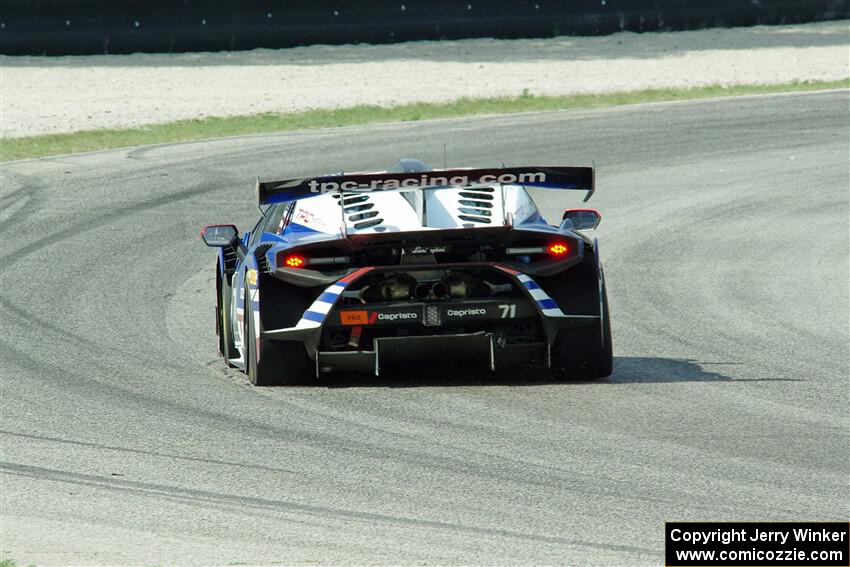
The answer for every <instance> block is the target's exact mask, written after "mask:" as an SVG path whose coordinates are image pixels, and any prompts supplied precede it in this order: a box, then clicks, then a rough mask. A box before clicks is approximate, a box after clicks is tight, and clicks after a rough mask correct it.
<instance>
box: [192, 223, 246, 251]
mask: <svg viewBox="0 0 850 567" xmlns="http://www.w3.org/2000/svg"><path fill="white" fill-rule="evenodd" d="M201 238H203V239H204V244H206V245H207V246H213V247H216V248H220V247H222V246H229V245H231V244H233V241H234V240H236V239H238V238H239V230H237V228H236V225H234V224H208V225H207V226H205V227H204V228H202V229H201Z"/></svg>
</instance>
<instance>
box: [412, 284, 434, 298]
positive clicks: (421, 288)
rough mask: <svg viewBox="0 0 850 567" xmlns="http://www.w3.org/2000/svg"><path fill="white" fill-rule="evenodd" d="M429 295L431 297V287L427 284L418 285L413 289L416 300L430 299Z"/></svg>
mask: <svg viewBox="0 0 850 567" xmlns="http://www.w3.org/2000/svg"><path fill="white" fill-rule="evenodd" d="M429 295H431V286H430V285H428V284H427V283H425V282H422V283H418V284H416V287H415V288H413V297H415V298H416V299H428V296H429Z"/></svg>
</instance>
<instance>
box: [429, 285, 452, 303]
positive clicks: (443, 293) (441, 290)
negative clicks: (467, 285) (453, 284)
mask: <svg viewBox="0 0 850 567" xmlns="http://www.w3.org/2000/svg"><path fill="white" fill-rule="evenodd" d="M431 293H432V294H433V295H434V297H435V298H437V299H445V298H446V297H448V296H449V286H447V285H446V284H444V283H443V282H435V283H434V285H433V286H431Z"/></svg>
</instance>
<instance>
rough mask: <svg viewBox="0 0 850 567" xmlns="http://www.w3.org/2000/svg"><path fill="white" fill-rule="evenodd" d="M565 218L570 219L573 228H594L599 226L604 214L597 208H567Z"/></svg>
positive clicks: (565, 219)
mask: <svg viewBox="0 0 850 567" xmlns="http://www.w3.org/2000/svg"><path fill="white" fill-rule="evenodd" d="M563 220H564V221H567V220H569V221H570V223H572V227H571V228H572V229H573V230H593V229H594V228H596V227H597V226H599V221H601V220H602V215H600V214H599V211H597V210H596V209H567V210H566V211H564V216H563ZM562 224H563V223H562Z"/></svg>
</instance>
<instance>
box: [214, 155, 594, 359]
mask: <svg viewBox="0 0 850 567" xmlns="http://www.w3.org/2000/svg"><path fill="white" fill-rule="evenodd" d="M400 164H401V165H400V166H397V167H399V169H401V170H402V171H393V170H390V172H379V173H369V174H355V175H349V176H328V177H324V178H313V179H306V180H304V179H302V180H289V181H277V182H270V183H261V182H258V196H259V200H260V205H261V207H264V216H263V218H262V219H260V222H259V223H258V224H257V226H256V227H255V229H254V231H251V232H250V233H248V234H246V235H245V236H243V237H242V239H241V240H240V242H239V245H238V246H234V247H233V250H229V249H228V247H222V249H221V251H220V253H219V263H218V265H219V272H218V281H219V286H220V288H223V289H226V290H227V292H228V293H230V294H231V298H230V301H228V303H229V306H228V309H226V310H225V311H224V312H221V313H220V314H219V316H220V317H221V318H222V321H221V323H222V324H224V325H229V331H230V335H231V336H232V338H233V343H234V346H235V353H234V354H235V355H236V356H234V357H232V358H231V359H230V363H231V364H233V365H235V366H244V365H245V358H246V344H247V343H246V341H255V344H256V351H255V352H257V356H259V357H261V356H262V349H261V348H260V344H261V343H265V342H268V341H271V343H280V342H289V343H297V344H299V345H303V348H304V351H305V352H306V354H307V356H309V358H310V360H311V361H312V363H313V364H314V367H315V374H316V375H319V374H321V373H323V372H339V371H346V372H351V371H354V372H370V373H375V374H380V372H381V370H382V369H383V368H386V367H388V366H392V365H394V364H407V363H408V362H409V361H411V360H429V359H431V360H433V359H445V358H451V357H459V358H462V359H464V360H466V361H475V362H480V363H481V364H482V365H486V366H488V367H489V368H491V369H497V368H500V367H502V366H506V365H509V364H512V363H515V362H520V363H528V362H536V363H539V364H542V365H548V364H549V361H550V360H549V359H550V349H551V347H552V345H553V343H554V341H555V338H556V337H557V335H558V333H559V332H560V331H561V330H563V329H568V328H573V327H577V326H587V325H594V324H596V325H598V323H599V320H600V319H601V318H602V317H603V316H604V314H603V310H602V307H601V298H602V270H601V266H600V264H599V255H598V244H597V243H596V241H595V240H592V239H590V238H588V237H587V236H586V235H585V234H583V233H581V232H580V231H578V230H575V229H574V227H573V226H572V225H571V224H570V222H569V221H564V222H562V223H561V224H559V225H556V226H553V225H550V224H549V223H547V222H546V220H545V219H544V218H543V216H542V215H541V213H540V211H539V210H538V209H537V206H536V205H535V204H534V201H533V200H532V199H531V197H530V195H529V193H528V191H527V188H528V187H535V186H537V187H543V188H560V189H565V188H566V189H580V190H583V191H586V192H587V193H588V196H589V194H590V193H592V191H593V172H592V169H590V168H514V169H496V170H452V171H448V172H439V171H438V172H431V171H430V170H428V169H427V168H426V167H425V166H424V165H422V164H419V162H410V161H408V162H407V163H405V162H400ZM540 171H546V172H548V175H544V176H543V179H542V180H541V177H540V176H539V175H538V176H537V177H533V175H534V173H535V172H540ZM458 172H462V173H458ZM470 172H472V173H471V174H470ZM481 172H492V173H491V174H489V175H488V176H484V174H483V173H481ZM505 172H507V173H505ZM463 175H466V178H463ZM492 175H494V176H495V177H491V176H492ZM522 175H525V177H522ZM482 177H484V180H485V181H486V182H485V183H482V182H481V179H482ZM375 178H378V181H377V185H378V186H377V188H376V187H375V185H376V181H375ZM452 178H454V179H452ZM491 178H492V179H495V180H496V181H491ZM387 179H394V180H395V182H396V185H393V186H391V187H387V186H386V185H387V183H386V180H387ZM405 179H418V181H419V183H418V184H417V185H413V184H412V183H411V182H409V181H408V182H407V183H408V185H406V186H405V185H403V183H404V180H405ZM435 179H436V180H437V182H438V184H436V185H435V184H434V183H433V182H434V180H435ZM443 179H445V180H446V181H445V183H447V184H446V185H443V184H441V183H442V182H443ZM352 180H354V181H352ZM511 180H513V182H511ZM453 181H454V182H456V184H454V185H453V184H451V182H453ZM502 181H504V182H502ZM520 181H522V183H520ZM346 182H347V184H346ZM355 183H356V184H357V186H355ZM569 278H572V279H574V280H576V283H575V284H574V285H573V286H572V287H570V286H567V288H566V289H576V290H579V291H578V292H577V293H567V294H565V293H564V291H563V290H564V289H565V286H564V281H565V279H569ZM579 280H581V281H579ZM594 293H598V296H597V298H596V300H595V301H594V299H593V298H592V297H589V296H590V295H593V294H594ZM579 296H580V297H579ZM588 305H592V306H593V307H592V308H589V307H588ZM246 317H253V325H251V326H250V327H251V328H252V329H253V332H252V335H253V336H248V330H247V329H248V328H249V326H248V325H246V324H245V318H246ZM261 339H262V341H261ZM600 340H604V337H602V336H600Z"/></svg>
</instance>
